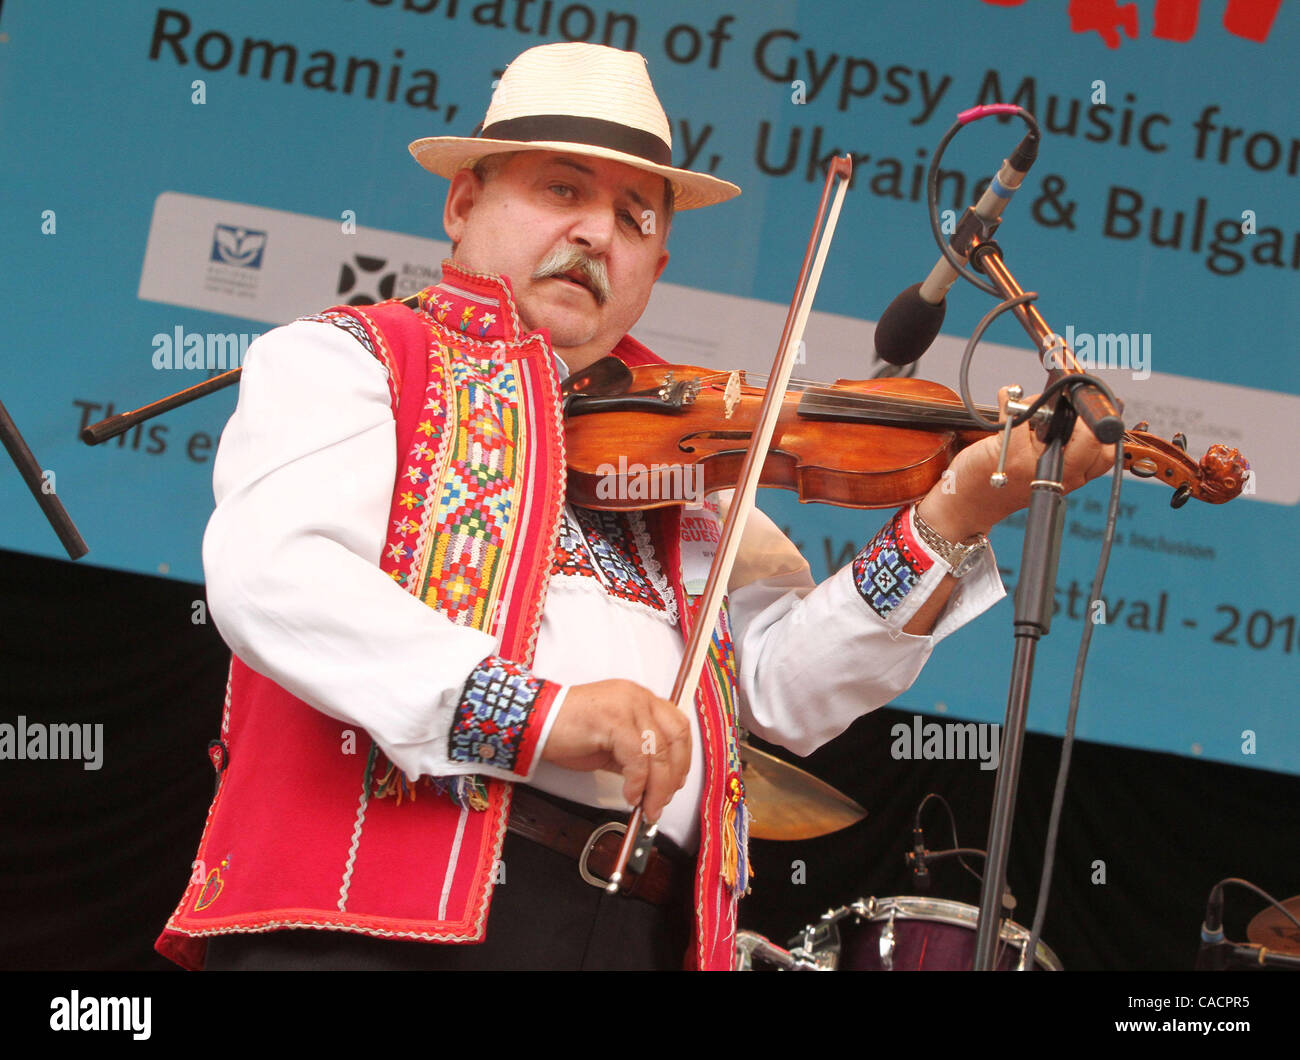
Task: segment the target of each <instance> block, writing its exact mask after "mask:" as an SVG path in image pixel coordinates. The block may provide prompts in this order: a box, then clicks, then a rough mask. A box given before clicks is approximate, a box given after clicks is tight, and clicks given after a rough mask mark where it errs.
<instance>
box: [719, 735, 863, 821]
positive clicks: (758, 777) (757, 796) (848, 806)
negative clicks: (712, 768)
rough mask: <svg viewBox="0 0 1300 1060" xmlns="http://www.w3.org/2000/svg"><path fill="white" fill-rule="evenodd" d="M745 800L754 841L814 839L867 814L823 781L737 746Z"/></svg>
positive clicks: (744, 747)
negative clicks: (750, 817) (743, 781)
mask: <svg viewBox="0 0 1300 1060" xmlns="http://www.w3.org/2000/svg"><path fill="white" fill-rule="evenodd" d="M740 765H741V770H742V774H743V776H744V780H745V801H746V803H747V804H748V805H749V812H750V814H751V815H752V820H751V821H750V824H749V834H750V835H751V836H753V837H754V838H755V839H815V838H816V837H817V836H823V835H829V834H830V833H831V832H838V831H839V830H840V829H841V828H847V827H848V826H849V825H851V824H857V822H858V821H860V820H862V819H863V818H864V817H866V816H867V811H866V810H864V809H863V808H862V807H861V806H859V805H858V804H857V803H856V802H854V801H853V800H852V799H850V798H849V797H848V796H847V795H845V794H844V793H843V792H841V791H837V790H836V789H835V788H833V787H831V786H830V785H829V784H827V783H826V782H825V781H824V780H818V779H817V778H816V777H815V776H813V775H812V774H811V773H807V772H805V771H804V770H802V769H800V768H799V767H798V766H792V765H791V764H790V763H789V762H785V761H782V760H781V759H780V758H777V757H776V756H775V755H770V754H768V753H767V752H766V751H760V750H759V749H758V748H757V747H751V746H750V745H749V744H748V743H746V742H744V741H743V740H742V741H741V743H740Z"/></svg>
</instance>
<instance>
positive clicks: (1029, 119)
mask: <svg viewBox="0 0 1300 1060" xmlns="http://www.w3.org/2000/svg"><path fill="white" fill-rule="evenodd" d="M1002 113H1010V112H1001V113H999V114H998V115H997V116H999V117H1000V116H1002ZM1014 113H1015V114H1016V115H1018V116H1019V117H1020V118H1022V119H1023V120H1024V122H1025V124H1026V125H1028V126H1029V128H1030V129H1031V130H1032V131H1033V133H1034V135H1035V136H1036V137H1037V138H1038V139H1040V140H1041V139H1042V132H1041V130H1040V129H1039V128H1038V122H1037V121H1036V120H1035V118H1034V116H1033V115H1032V114H1030V113H1029V111H1027V110H1025V108H1024V107H1017V108H1016V109H1015V111H1014ZM993 116H994V113H993V112H990V113H988V114H981V115H979V116H978V117H974V118H971V119H969V120H968V121H962V120H961V119H960V118H959V119H958V120H957V121H955V122H954V123H953V125H952V128H950V129H949V130H948V131H947V132H946V133H944V134H943V139H942V140H940V141H939V146H938V147H937V148H935V152H934V157H933V158H931V159H930V169H929V172H928V173H927V174H926V178H925V191H926V199H927V200H928V205H929V207H930V231H931V232H932V233H933V234H934V241H935V242H936V243H938V244H939V251H940V253H942V254H943V256H944V258H945V259H946V260H947V262H948V264H949V265H951V266H952V267H953V268H954V269H956V270H957V273H958V275H959V276H961V277H962V278H963V279H965V280H966V281H968V282H969V283H973V284H974V285H975V286H976V287H978V288H979V289H980V290H981V291H983V292H984V293H985V294H990V295H992V296H993V297H994V298H997V297H998V291H997V289H996V288H995V287H994V286H993V285H992V284H991V283H989V282H988V281H987V280H981V279H980V278H979V277H978V276H976V275H975V273H974V272H972V271H971V270H970V269H969V268H968V267H967V266H966V265H965V264H964V263H963V262H962V260H961V258H959V257H957V254H956V252H955V251H954V250H953V249H952V248H951V247H950V246H948V241H947V240H945V239H944V238H943V229H942V228H941V227H940V225H939V160H940V159H941V158H943V153H944V151H946V150H947V149H948V145H949V144H950V143H951V142H952V139H953V137H955V136H956V135H957V134H958V133H959V132H961V130H962V129H964V128H965V127H966V126H967V125H969V124H970V122H972V121H980V120H982V119H983V118H990V117H993Z"/></svg>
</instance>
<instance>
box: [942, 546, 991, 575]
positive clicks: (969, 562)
mask: <svg viewBox="0 0 1300 1060" xmlns="http://www.w3.org/2000/svg"><path fill="white" fill-rule="evenodd" d="M988 544H989V543H988V539H987V538H986V539H985V540H983V541H981V542H979V544H977V545H973V546H971V547H970V548H969V549H967V550H966V552H965V554H964V555H963V556H962V557H961V559H959V560H958V561H957V563H956V565H955V566H954V567H953V568H952V570H951V572H950V573H951V574H952V576H953V577H954V578H960V577H962V575H964V574H968V573H969V572H970V570H971V568H973V567H974V566H975V564H976V563H977V562H979V558H980V555H981V553H983V551H984V550H985V549H986V548H988Z"/></svg>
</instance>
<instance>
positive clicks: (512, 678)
mask: <svg viewBox="0 0 1300 1060" xmlns="http://www.w3.org/2000/svg"><path fill="white" fill-rule="evenodd" d="M561 688H562V686H561V685H558V684H555V683H554V682H552V681H546V680H543V679H542V678H540V677H535V676H533V674H532V673H530V672H529V671H528V669H527V667H524V666H522V665H520V664H519V663H516V662H511V661H510V660H509V659H503V658H501V657H500V656H499V655H489V656H488V657H487V658H486V659H484V660H483V661H482V662H481V663H479V664H478V665H477V666H476V667H474V669H473V670H471V671H470V674H469V679H468V680H467V681H466V682H465V689H464V691H463V692H462V693H461V697H460V702H459V703H458V704H457V707H456V716H455V720H454V721H453V722H452V726H451V739H450V741H449V748H448V757H449V758H450V759H451V761H453V762H464V763H469V764H472V765H479V766H484V767H487V768H490V769H492V770H494V771H495V770H499V771H502V772H504V773H510V774H513V775H514V776H516V777H518V778H519V779H523V780H526V779H527V778H528V777H529V776H530V775H531V773H532V771H533V768H534V766H535V765H536V763H537V760H538V758H539V757H540V756H539V754H538V752H539V750H540V748H541V746H542V737H543V734H544V731H545V729H546V721H547V717H548V716H549V715H550V713H551V712H552V707H553V706H554V705H555V700H556V697H557V695H558V693H559V692H560V691H561Z"/></svg>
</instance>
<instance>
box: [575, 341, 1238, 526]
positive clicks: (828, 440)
mask: <svg viewBox="0 0 1300 1060" xmlns="http://www.w3.org/2000/svg"><path fill="white" fill-rule="evenodd" d="M607 362H613V363H607ZM564 393H565V397H564V404H565V435H566V441H565V448H566V452H567V461H568V467H569V473H568V497H569V499H570V500H571V501H573V502H574V503H575V504H578V505H581V506H583V507H587V508H596V509H605V510H627V509H637V508H655V507H665V506H668V505H671V504H681V503H683V502H684V501H688V502H689V501H698V500H702V499H703V495H704V494H708V493H712V492H714V491H716V490H722V489H729V488H731V487H733V486H735V485H736V481H737V474H738V472H739V470H740V466H741V463H742V462H743V460H744V457H745V453H746V451H747V450H748V448H749V442H750V436H751V434H752V433H753V430H754V423H755V416H756V414H757V411H758V408H759V405H760V403H761V401H762V399H763V396H764V394H765V391H764V389H763V388H762V387H758V386H753V385H750V384H749V383H748V382H747V381H746V379H745V373H744V372H741V371H734V372H724V371H716V370H710V369H705V368H696V367H691V366H689V365H641V366H638V367H633V368H628V367H627V366H626V365H624V364H623V363H622V362H621V361H619V360H617V358H614V357H607V358H604V359H603V360H602V361H598V362H596V364H594V365H592V366H591V367H590V368H588V369H586V370H585V371H584V372H582V373H580V374H579V375H578V376H576V377H574V378H571V379H570V380H568V381H566V384H565V392H564ZM980 412H981V413H982V414H984V415H985V416H987V417H990V418H993V419H996V418H997V415H998V410H997V409H995V408H987V407H980ZM1146 426H1147V425H1146V424H1145V423H1141V424H1138V425H1137V428H1136V429H1134V430H1131V431H1127V432H1125V434H1124V467H1125V469H1126V470H1128V471H1130V472H1131V473H1133V474H1134V475H1137V476H1139V477H1142V478H1155V479H1158V480H1159V481H1161V482H1164V483H1165V484H1166V485H1168V486H1170V487H1171V488H1173V490H1174V496H1173V498H1172V499H1171V504H1172V505H1173V507H1175V508H1178V507H1181V506H1182V505H1183V504H1184V503H1186V502H1187V500H1189V499H1190V498H1192V497H1195V498H1196V499H1198V500H1202V501H1206V502H1208V503H1210V504H1223V503H1225V502H1226V501H1229V500H1232V499H1233V498H1234V497H1236V496H1237V495H1239V494H1240V493H1241V491H1242V488H1243V486H1244V485H1245V480H1246V473H1247V472H1248V471H1249V467H1250V465H1249V464H1248V463H1247V462H1246V461H1245V459H1244V458H1243V457H1242V455H1241V453H1240V452H1238V451H1237V450H1236V449H1232V448H1229V447H1228V446H1225V445H1221V444H1215V445H1212V446H1210V448H1209V450H1208V451H1207V452H1206V454H1205V455H1204V456H1203V457H1202V458H1201V460H1200V461H1199V463H1198V462H1194V461H1193V460H1192V459H1191V458H1190V457H1189V456H1188V454H1187V439H1186V437H1185V436H1183V435H1182V434H1181V433H1180V434H1176V435H1174V437H1173V439H1172V441H1165V440H1164V439H1161V438H1159V437H1156V436H1155V435H1152V434H1149V433H1147V432H1146ZM989 433H992V432H991V430H990V429H987V428H983V427H978V426H975V425H974V424H973V423H972V422H971V419H970V417H969V415H968V414H967V412H966V409H965V407H964V406H963V404H962V402H961V399H960V397H958V396H957V395H956V394H955V393H953V391H951V390H949V389H948V388H947V387H945V386H943V385H941V384H939V383H934V382H930V381H928V380H923V379H909V378H887V379H868V380H844V379H841V380H838V381H836V382H835V383H831V384H820V383H804V384H798V385H797V388H796V387H792V388H791V389H790V390H789V391H788V392H787V393H786V395H785V398H784V401H783V404H782V408H781V412H780V416H779V418H778V420H777V426H776V430H775V433H774V435H773V440H772V446H771V449H770V451H769V452H768V455H767V458H766V460H765V461H764V464H763V469H762V475H761V478H760V483H759V484H760V485H762V486H777V487H781V488H784V489H790V490H794V491H795V492H797V493H798V495H799V499H800V500H801V501H820V502H823V503H826V504H835V505H839V506H841V507H848V508H895V507H899V506H901V505H904V504H909V503H911V502H913V501H917V500H920V499H921V498H922V497H924V496H925V495H926V494H927V493H928V492H929V491H930V489H931V488H932V487H933V486H934V484H935V483H936V482H938V481H939V480H940V478H941V477H942V475H943V472H944V470H945V469H946V468H947V466H948V464H949V463H950V462H951V460H952V458H953V457H954V456H955V455H956V453H957V452H958V451H959V450H960V449H962V448H964V447H965V446H967V445H969V444H971V443H972V442H975V441H978V440H979V439H980V438H982V437H984V436H985V435H986V434H989ZM611 453H616V454H620V455H619V456H618V458H617V463H612V462H611V461H610V454H611Z"/></svg>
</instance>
